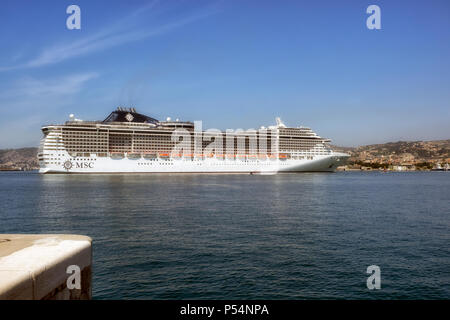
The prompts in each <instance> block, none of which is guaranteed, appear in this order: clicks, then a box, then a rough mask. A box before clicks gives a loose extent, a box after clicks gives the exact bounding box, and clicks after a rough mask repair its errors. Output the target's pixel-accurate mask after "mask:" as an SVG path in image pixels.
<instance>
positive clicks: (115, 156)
mask: <svg viewBox="0 0 450 320" xmlns="http://www.w3.org/2000/svg"><path fill="white" fill-rule="evenodd" d="M124 157H125V155H124V153H123V152H111V158H112V159H122V158H124Z"/></svg>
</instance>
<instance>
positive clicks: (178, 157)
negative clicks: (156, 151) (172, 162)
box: [170, 153, 182, 159]
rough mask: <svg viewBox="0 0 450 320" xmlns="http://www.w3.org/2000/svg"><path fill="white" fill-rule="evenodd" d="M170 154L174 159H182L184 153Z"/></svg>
mask: <svg viewBox="0 0 450 320" xmlns="http://www.w3.org/2000/svg"><path fill="white" fill-rule="evenodd" d="M170 156H171V157H172V158H174V159H180V158H181V156H182V154H181V153H171V154H170Z"/></svg>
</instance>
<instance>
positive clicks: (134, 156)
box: [127, 152, 141, 159]
mask: <svg viewBox="0 0 450 320" xmlns="http://www.w3.org/2000/svg"><path fill="white" fill-rule="evenodd" d="M127 157H128V159H139V158H140V157H141V154H140V153H137V152H130V153H127Z"/></svg>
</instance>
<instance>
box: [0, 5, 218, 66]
mask: <svg viewBox="0 0 450 320" xmlns="http://www.w3.org/2000/svg"><path fill="white" fill-rule="evenodd" d="M156 3H157V1H154V2H151V3H150V4H149V5H147V6H145V7H142V8H140V9H139V10H136V11H135V12H133V13H132V14H130V15H129V16H127V17H125V18H123V19H121V20H120V21H119V22H116V23H114V24H112V25H110V26H108V27H107V28H105V29H103V30H101V31H99V32H97V33H95V34H93V35H91V36H89V37H86V38H84V39H81V40H78V41H75V42H71V43H64V44H58V45H53V46H50V47H48V48H45V49H43V50H42V51H41V53H40V54H39V55H38V56H37V57H35V58H32V59H31V60H29V61H28V62H25V63H22V64H18V65H15V66H9V67H0V72H1V71H8V70H14V69H22V68H36V67H42V66H46V65H51V64H56V63H59V62H62V61H65V60H68V59H71V58H75V57H79V56H83V55H88V54H91V53H95V52H98V51H102V50H106V49H109V48H112V47H116V46H119V45H123V44H125V43H129V42H134V41H139V40H143V39H145V38H149V37H153V36H158V35H162V34H164V33H167V32H170V31H171V30H173V29H176V28H179V27H181V26H183V25H186V24H189V23H192V22H194V21H196V20H199V19H202V18H205V17H207V16H210V15H212V14H214V13H216V12H217V9H216V8H215V7H214V6H209V7H207V8H202V9H201V10H200V11H197V12H195V13H194V14H191V15H188V16H185V17H183V18H179V19H178V20H176V21H172V22H168V23H163V24H160V25H158V26H153V27H151V28H143V27H139V26H136V21H138V20H139V19H138V16H140V15H142V14H143V13H144V12H147V11H148V10H151V9H153V7H154V6H155V5H156ZM159 13H161V12H159ZM147 18H148V16H147Z"/></svg>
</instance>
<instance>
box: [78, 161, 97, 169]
mask: <svg viewBox="0 0 450 320" xmlns="http://www.w3.org/2000/svg"><path fill="white" fill-rule="evenodd" d="M75 168H77V169H92V168H94V163H93V162H75Z"/></svg>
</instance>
